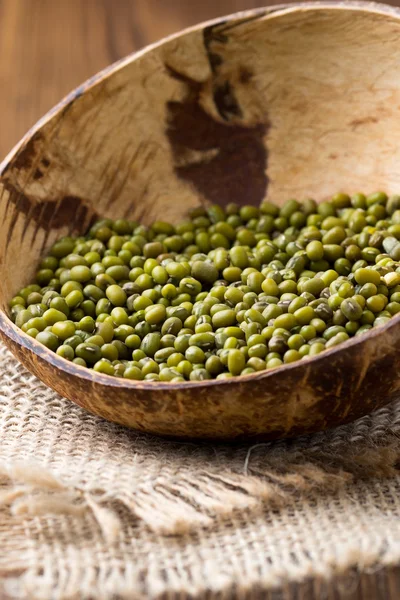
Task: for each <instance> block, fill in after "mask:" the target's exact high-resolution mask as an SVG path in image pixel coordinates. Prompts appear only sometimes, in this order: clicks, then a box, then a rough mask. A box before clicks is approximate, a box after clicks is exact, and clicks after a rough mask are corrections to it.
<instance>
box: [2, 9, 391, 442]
mask: <svg viewBox="0 0 400 600" xmlns="http://www.w3.org/2000/svg"><path fill="white" fill-rule="evenodd" d="M399 40H400V10H398V9H395V8H393V7H387V6H384V5H378V4H367V3H359V2H357V3H355V2H354V3H352V2H343V3H342V2H334V3H325V2H321V3H315V4H292V5H287V6H276V7H270V8H266V9H259V10H255V11H250V12H246V13H239V14H236V15H232V16H229V17H226V18H224V19H220V20H217V21H213V22H209V23H205V24H202V25H198V26H196V27H193V28H191V29H188V30H185V31H183V32H182V33H179V34H178V35H174V36H172V37H170V38H168V39H165V40H163V41H161V42H159V43H157V44H154V45H152V46H150V47H148V48H145V49H144V50H142V51H140V52H138V53H136V54H134V55H132V56H129V57H127V58H125V59H124V60H122V61H120V62H119V63H117V64H115V65H112V66H111V67H109V68H107V69H106V70H104V71H103V72H101V73H100V74H98V75H96V76H94V77H93V78H92V79H91V80H89V81H87V82H86V83H84V84H83V85H82V86H81V87H79V88H78V89H76V90H75V91H74V92H72V94H70V95H69V96H68V97H67V98H66V99H65V100H64V101H63V102H61V104H59V105H58V106H57V107H55V108H54V109H53V110H52V111H51V112H50V113H48V114H47V115H46V116H45V117H44V118H43V119H42V120H41V121H39V123H38V124H37V125H36V126H35V127H34V128H33V129H32V130H31V131H30V132H28V134H27V135H26V136H25V137H24V138H23V140H22V141H21V142H20V143H19V145H18V146H17V147H16V148H15V149H14V150H13V151H12V152H11V153H10V154H9V156H8V157H7V158H6V159H5V160H4V161H3V163H2V164H1V165H0V266H1V277H0V335H1V338H2V340H3V341H4V342H5V344H6V345H7V346H8V347H9V349H10V350H11V352H12V353H13V354H14V355H15V356H16V357H17V358H18V359H19V360H20V361H21V362H22V363H23V364H24V365H25V366H26V367H27V368H28V369H29V370H30V371H31V372H32V373H34V374H35V375H36V376H37V377H38V378H39V379H41V380H42V381H43V382H44V383H46V384H47V385H48V386H50V387H51V388H53V389H54V390H56V391H57V392H58V393H59V394H61V395H62V396H65V397H66V398H69V399H70V400H72V401H73V402H75V403H77V404H79V405H80V406H82V407H83V408H85V409H87V410H88V411H90V412H92V413H95V414H97V415H99V416H101V417H103V418H105V419H108V420H110V421H114V422H117V423H120V424H123V425H127V426H129V427H133V428H135V429H137V430H140V431H146V432H150V433H153V434H161V435H164V436H173V437H184V438H203V439H204V438H209V439H225V440H228V439H243V438H253V437H254V438H266V439H273V438H280V437H288V436H294V435H298V434H304V433H308V432H314V431H319V430H323V429H326V428H330V427H334V426H337V425H340V424H342V423H346V422H349V421H351V420H354V419H356V418H358V417H361V416H363V415H365V414H367V413H369V412H370V411H372V410H373V409H376V408H378V407H381V406H383V405H384V404H386V403H388V402H390V401H391V400H392V399H393V398H395V397H396V395H397V394H398V393H399V391H400V375H399V366H400V358H399V357H400V321H399V317H394V318H393V319H391V320H390V321H389V322H388V323H387V324H386V325H383V326H382V327H378V328H374V329H372V330H370V331H369V332H367V333H366V334H364V335H363V336H360V337H356V338H353V339H351V340H349V341H348V342H345V343H344V344H342V345H340V346H337V347H335V348H332V349H330V350H327V351H325V352H323V353H322V354H320V355H318V356H315V357H312V358H310V359H309V360H307V361H300V362H297V363H292V364H288V365H284V366H282V367H279V368H277V369H273V370H271V371H261V372H257V373H253V374H249V375H246V376H243V377H233V378H231V379H225V380H210V381H200V382H183V383H178V382H176V383H168V382H151V381H149V382H147V381H145V382H144V381H140V382H139V381H130V380H124V379H120V378H114V377H110V376H108V375H103V374H101V373H96V372H94V371H93V370H89V369H85V368H84V367H81V366H79V365H76V364H73V363H71V362H68V361H66V360H65V359H63V358H62V357H60V356H58V355H56V354H55V353H52V352H51V351H50V350H48V349H47V348H45V347H44V346H42V345H41V344H40V343H39V342H37V341H36V340H35V339H33V338H30V337H29V336H28V335H27V334H25V333H23V332H22V331H21V330H19V329H17V327H16V326H15V325H14V324H13V323H12V322H11V320H10V319H9V316H8V302H9V300H10V299H11V297H12V296H13V295H14V294H15V293H16V292H17V291H18V290H19V289H20V288H21V287H22V286H24V285H26V284H27V283H29V282H30V281H31V280H32V277H33V275H34V272H35V269H36V266H37V264H38V262H39V260H40V257H41V256H42V255H43V254H44V253H45V252H46V250H47V249H48V248H49V247H50V246H51V244H52V243H54V242H55V241H56V239H58V238H60V237H61V236H63V235H69V234H72V235H76V234H82V233H85V232H86V231H87V229H88V227H89V226H90V224H91V223H92V222H93V221H94V220H95V219H96V218H98V217H100V216H101V217H112V218H119V217H123V218H130V219H133V220H138V221H141V222H142V223H145V224H149V223H151V222H152V221H153V220H155V219H157V218H158V219H159V218H160V217H161V218H162V219H163V220H167V221H168V220H169V221H171V222H176V221H178V220H180V219H182V218H184V217H185V216H186V215H187V212H188V210H189V209H190V208H192V207H195V206H197V205H199V204H203V205H207V204H210V203H217V204H220V205H222V206H224V205H226V204H227V203H228V202H236V203H238V204H252V205H259V203H260V202H261V201H262V200H264V199H268V200H271V201H273V202H275V203H277V204H281V203H283V202H284V201H285V200H287V199H288V198H291V197H294V198H299V199H302V198H305V197H310V196H311V197H314V198H315V199H316V200H317V201H322V200H326V199H328V198H330V197H331V196H332V195H333V194H334V193H336V192H338V191H346V192H347V193H353V192H357V191H363V192H365V193H370V192H373V191H376V190H378V189H384V190H385V191H386V192H387V193H398V192H399V190H400V169H399V165H400V144H399V135H400V44H399Z"/></svg>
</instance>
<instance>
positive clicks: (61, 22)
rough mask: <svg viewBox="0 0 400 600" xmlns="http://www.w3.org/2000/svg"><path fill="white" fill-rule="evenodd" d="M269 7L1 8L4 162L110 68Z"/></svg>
mask: <svg viewBox="0 0 400 600" xmlns="http://www.w3.org/2000/svg"><path fill="white" fill-rule="evenodd" d="M389 3H391V4H394V5H398V6H399V5H400V0H392V1H391V2H390V1H389ZM263 4H264V5H270V4H276V2H271V1H268V0H0V160H1V159H2V158H3V157H4V156H5V155H6V154H7V152H8V151H9V150H11V148H12V147H13V145H14V144H15V143H16V142H17V141H18V140H19V139H20V138H21V137H22V135H23V134H24V133H25V132H26V131H27V129H29V128H30V127H31V126H32V125H33V124H34V123H35V122H36V121H37V120H38V119H39V118H40V117H41V116H42V115H43V114H44V113H46V112H47V111H48V110H49V109H50V108H51V107H52V106H54V104H56V103H57V102H58V101H59V100H61V98H62V97H63V96H65V95H66V94H67V93H68V92H70V91H71V90H72V89H73V88H74V87H76V86H77V85H79V84H80V83H82V82H83V81H84V80H85V79H87V78H88V77H90V76H91V75H94V74H95V73H96V72H97V71H99V70H100V69H102V68H103V67H105V66H106V65H108V64H110V63H112V62H114V61H116V60H118V59H119V58H121V57H123V56H125V55H126V54H129V53H130V52H134V51H135V50H137V49H139V48H141V47H143V46H145V45H146V44H148V43H150V42H153V41H155V40H157V39H159V38H162V37H164V36H166V35H168V34H170V33H174V32H176V31H179V30H180V29H183V28H184V27H188V26H190V25H194V24H196V23H199V22H201V21H205V20H207V19H212V18H214V17H219V16H223V15H227V14H229V13H232V12H236V11H239V10H246V9H249V8H255V7H257V6H262V5H263Z"/></svg>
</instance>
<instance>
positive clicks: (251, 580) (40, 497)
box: [0, 345, 400, 600]
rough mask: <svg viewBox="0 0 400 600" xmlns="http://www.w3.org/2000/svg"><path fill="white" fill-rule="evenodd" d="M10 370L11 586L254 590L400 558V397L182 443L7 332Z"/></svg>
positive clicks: (1, 455)
mask: <svg viewBox="0 0 400 600" xmlns="http://www.w3.org/2000/svg"><path fill="white" fill-rule="evenodd" d="M0 372H1V379H0V593H1V591H2V592H3V593H4V594H5V595H6V596H7V598H29V599H32V600H36V599H37V600H72V599H78V598H79V599H81V598H82V599H84V600H89V599H91V598H96V599H98V600H111V599H114V598H121V599H125V598H129V599H136V598H159V597H162V596H163V597H168V598H178V597H179V598H186V597H187V598H203V597H208V598H210V597H214V595H216V594H222V596H221V597H226V598H247V597H252V591H253V590H258V592H260V590H261V591H263V590H265V591H266V590H271V589H274V588H280V587H281V586H282V585H286V584H287V583H288V582H296V581H302V580H304V579H306V578H309V577H313V578H317V579H320V580H327V579H329V578H331V577H333V576H336V575H340V574H341V573H345V572H346V571H348V570H349V569H352V568H353V569H354V568H356V569H359V570H363V569H364V570H365V569H376V568H379V567H381V566H384V565H396V564H398V563H399V561H400V496H399V492H400V476H399V475H400V471H399V466H400V402H397V403H393V404H392V405H390V406H389V407H387V408H385V409H381V410H379V411H377V412H375V413H374V414H373V415H371V416H368V417H365V418H363V419H361V420H359V421H358V422H357V423H354V424H351V425H348V426H345V427H342V428H339V429H337V430H335V431H331V432H326V433H321V434H317V435H313V436H307V437H303V438H300V439H297V440H290V441H282V442H275V443H271V444H255V445H249V444H248V445H245V444H242V445H240V446H229V445H209V444H205V443H204V444H195V443H178V442H168V441H165V440H160V439H158V438H154V437H150V436H144V435H140V434H137V433H135V432H132V431H129V430H127V429H124V428H122V427H119V426H117V425H113V424H110V423H107V422H105V421H103V420H101V419H98V418H97V417H94V416H92V415H89V414H88V413H86V412H85V411H83V410H82V409H80V408H79V407H77V406H75V405H73V404H72V403H70V402H68V401H67V400H65V399H63V398H61V397H59V396H58V395H57V394H56V393H54V392H53V391H51V390H50V389H48V388H46V387H45V386H44V385H43V384H42V383H40V382H39V381H38V380H37V379H36V378H35V377H33V376H32V375H30V374H29V373H28V372H27V371H26V370H25V369H24V368H23V367H22V366H21V365H19V363H18V362H17V361H16V360H15V359H14V358H13V357H12V356H11V354H10V353H9V352H8V351H7V350H6V349H5V347H4V346H3V345H0ZM210 594H211V595H210Z"/></svg>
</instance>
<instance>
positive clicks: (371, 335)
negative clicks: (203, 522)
mask: <svg viewBox="0 0 400 600" xmlns="http://www.w3.org/2000/svg"><path fill="white" fill-rule="evenodd" d="M326 8H329V9H332V10H357V11H360V12H370V13H377V14H381V15H387V16H390V17H394V18H395V19H397V20H400V7H397V6H392V5H388V4H381V3H377V2H368V1H365V0H340V1H339V2H338V1H337V0H321V1H312V2H290V3H280V4H276V5H271V6H267V7H260V8H255V9H249V10H245V11H238V12H235V13H231V14H229V15H226V16H222V17H217V18H214V19H211V20H207V21H203V22H201V23H198V24H196V25H192V26H190V27H187V28H185V29H183V30H180V31H178V32H176V33H173V34H171V35H168V36H166V37H163V38H162V39H160V40H157V41H156V42H154V43H152V44H149V45H147V46H145V47H144V48H141V49H140V50H138V51H134V52H132V53H130V54H128V55H127V56H125V57H123V58H121V59H120V60H118V61H116V62H114V63H112V64H111V65H108V66H107V67H105V68H104V69H102V70H100V71H98V72H97V73H96V74H95V75H93V76H92V77H90V78H88V79H87V80H86V81H84V82H83V83H82V84H80V85H79V86H78V87H76V88H75V89H74V90H73V91H72V92H70V93H69V94H67V95H66V96H65V97H64V98H63V99H62V100H61V101H60V102H59V103H57V104H56V105H55V106H54V107H53V108H51V109H50V110H49V111H48V112H47V113H45V115H44V116H43V117H41V118H40V119H39V120H38V121H37V122H36V123H35V124H34V125H33V126H32V127H31V128H30V129H29V130H28V131H27V133H26V134H25V135H24V136H23V137H22V138H21V140H20V141H19V142H18V143H17V144H16V145H15V146H14V147H13V148H12V150H11V151H10V152H9V153H8V154H7V155H6V157H5V158H4V159H3V160H2V161H1V162H0V178H1V176H2V175H3V173H4V172H5V170H6V169H7V167H8V166H9V164H10V161H12V159H13V158H14V157H15V156H16V155H17V154H18V152H19V150H21V149H23V147H24V146H25V145H26V144H27V143H28V141H29V140H30V139H31V138H32V137H33V136H34V135H35V133H37V132H38V131H39V130H40V129H41V128H42V127H43V126H44V125H45V124H46V123H47V122H48V121H50V119H51V118H52V117H54V116H55V115H57V114H58V113H59V112H61V111H62V110H64V109H65V108H66V106H68V105H70V104H71V103H72V102H74V101H75V100H76V99H77V98H79V97H80V96H81V95H83V94H84V93H86V92H87V91H88V90H90V89H91V88H93V87H95V86H96V85H97V84H99V83H100V82H101V81H102V80H103V79H104V78H105V77H107V76H108V75H110V74H111V73H114V72H117V71H119V70H120V69H122V68H124V67H125V66H127V65H128V64H130V63H131V62H133V61H135V60H136V59H138V58H140V57H141V56H144V55H145V54H147V53H148V52H151V51H152V50H154V49H155V48H157V47H159V46H162V45H163V44H164V43H166V42H169V41H171V40H173V39H177V38H180V37H182V36H184V35H186V34H188V33H191V32H193V31H196V30H198V29H203V28H205V27H209V26H212V25H217V24H218V23H223V22H226V21H227V20H233V19H240V20H242V19H243V20H246V19H250V18H255V17H259V16H261V17H263V16H265V17H269V16H274V17H275V16H279V15H282V14H287V13H290V12H296V11H305V10H307V9H316V10H323V9H326ZM0 182H1V179H0ZM399 323H400V313H399V314H398V315H394V316H393V317H392V318H391V319H390V320H389V321H388V322H387V323H385V324H384V325H381V326H379V327H375V328H372V329H370V330H368V331H367V332H366V333H365V334H363V335H362V336H360V337H353V338H350V339H348V340H346V341H345V342H342V343H341V344H339V345H338V346H334V347H333V348H329V349H328V350H325V351H324V352H322V353H321V354H317V355H316V356H313V357H311V358H307V359H306V360H305V361H304V362H303V361H302V360H299V361H296V362H293V363H287V364H282V365H279V366H278V367H275V368H273V369H269V370H264V371H258V372H255V373H249V374H247V375H237V376H233V377H230V378H227V379H219V380H218V379H206V380H202V381H183V382H169V381H146V380H130V379H124V378H122V377H114V376H111V375H106V374H104V373H98V372H96V371H93V369H89V368H87V367H82V366H80V365H77V364H75V363H72V362H70V361H68V360H66V359H65V358H63V357H61V356H59V355H58V354H56V353H55V352H53V351H51V350H49V349H48V348H46V346H44V345H43V344H41V343H40V342H37V341H36V339H34V338H31V337H30V336H28V335H27V334H26V333H25V332H24V331H22V330H21V329H20V328H18V327H17V326H16V325H15V324H14V323H13V322H12V321H11V319H10V317H9V316H8V314H7V312H6V311H5V310H3V309H2V308H0V333H2V335H3V336H4V337H5V338H8V339H9V340H11V341H12V342H13V343H14V344H16V345H18V346H21V347H23V348H24V349H25V350H27V351H28V352H31V353H33V354H35V355H37V356H38V357H39V358H41V359H43V360H44V361H45V362H47V363H49V364H50V365H51V366H53V367H55V368H56V369H60V370H61V371H63V372H65V373H66V374H68V375H71V376H74V377H79V378H82V379H85V380H87V381H90V382H92V383H97V384H100V385H103V386H105V387H110V388H115V389H120V388H125V389H131V390H138V389H140V390H143V391H149V392H150V391H152V390H153V391H155V390H161V391H166V390H170V391H179V390H186V389H188V388H200V387H206V388H208V387H210V386H215V385H216V386H228V385H234V384H237V383H243V384H245V383H251V382H252V381H259V380H265V381H266V382H267V380H268V379H270V378H271V377H273V376H274V375H277V374H278V373H279V374H281V375H284V374H288V373H291V372H292V371H295V370H296V369H301V370H303V369H304V367H306V366H308V365H315V364H318V363H321V364H322V363H323V362H324V361H325V360H329V359H330V358H333V357H335V356H336V355H337V354H338V353H340V352H341V351H342V350H344V349H350V348H353V347H355V346H360V345H361V346H363V345H364V344H365V343H366V342H367V341H369V340H373V339H375V338H376V337H378V336H381V335H382V334H384V333H385V332H388V331H389V330H391V329H392V328H394V327H396V326H397V325H398V324H399Z"/></svg>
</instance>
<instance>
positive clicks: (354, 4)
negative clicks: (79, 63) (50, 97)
mask: <svg viewBox="0 0 400 600" xmlns="http://www.w3.org/2000/svg"><path fill="white" fill-rule="evenodd" d="M326 8H329V9H332V10H356V11H359V12H367V13H376V14H381V15H387V16H391V17H394V18H395V19H399V20H400V6H392V5H390V4H385V3H380V2H373V1H372V2H369V1H368V0H314V1H312V0H311V1H306V2H282V3H278V4H273V5H271V6H265V7H262V6H261V7H259V8H251V9H248V10H243V11H237V12H234V13H230V14H228V15H225V16H222V17H216V18H214V19H210V20H207V21H202V22H201V23H197V24H195V25H191V26H190V27H186V28H185V29H181V30H180V31H177V32H175V33H172V34H170V35H167V36H165V37H163V38H161V39H160V40H157V41H155V42H153V43H151V44H148V45H146V46H144V47H143V48H140V49H139V50H134V51H133V52H131V53H129V54H127V55H126V56H124V57H122V58H121V59H119V60H117V61H115V62H113V63H111V64H110V65H108V66H106V67H105V68H104V69H101V70H100V71H98V72H97V73H95V74H94V75H92V76H91V77H89V78H88V79H86V80H85V81H84V82H83V83H81V84H80V85H78V86H77V87H76V88H74V89H73V90H72V91H71V92H69V93H68V94H67V95H66V96H64V97H63V98H62V99H61V100H60V102H58V103H57V104H55V105H54V106H53V107H52V108H50V110H48V111H47V112H46V113H45V114H44V115H43V116H42V117H41V118H40V119H39V120H38V121H36V123H34V125H33V126H32V127H30V128H29V129H28V131H27V132H26V133H25V135H23V136H22V138H21V139H20V140H19V141H18V142H17V143H16V144H15V145H14V146H13V148H12V149H11V150H10V152H8V154H6V156H5V157H4V159H3V160H1V161H0V177H1V176H2V175H3V174H4V172H5V171H6V169H7V168H8V166H9V164H10V161H12V159H13V158H14V157H15V156H16V154H17V153H18V151H19V150H21V149H22V148H23V147H24V146H25V145H26V144H27V143H28V141H29V140H30V139H31V138H32V137H33V136H34V135H35V133H37V132H38V131H39V130H40V129H41V128H42V127H43V126H44V125H45V124H46V123H47V122H48V121H50V119H51V118H52V117H54V116H55V115H56V114H58V113H59V112H61V111H62V110H64V109H65V108H66V107H67V106H69V105H71V104H72V103H73V102H74V101H75V100H76V99H77V98H79V97H80V96H82V95H83V94H84V93H86V92H87V91H88V90H90V89H92V88H93V87H95V86H96V85H98V84H99V83H100V82H101V81H102V80H103V79H104V78H106V77H107V76H108V75H110V74H111V73H114V72H118V71H119V70H121V69H123V68H124V67H125V66H127V65H129V64H130V63H131V62H134V61H135V60H137V59H138V58H141V57H142V56H144V55H146V54H147V53H149V52H151V51H152V50H154V49H155V48H158V47H159V46H162V45H163V44H165V43H166V42H170V41H171V40H174V39H178V38H180V37H183V36H184V35H186V34H188V33H191V32H193V31H197V30H198V29H204V28H205V27H210V26H214V25H217V24H218V23H221V24H222V23H224V22H226V21H228V20H234V19H237V20H239V19H240V20H242V19H243V20H246V19H252V18H258V17H259V16H265V17H269V16H273V17H278V16H279V15H282V14H286V13H290V12H296V11H300V12H304V11H305V10H307V9H316V10H323V9H326Z"/></svg>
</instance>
